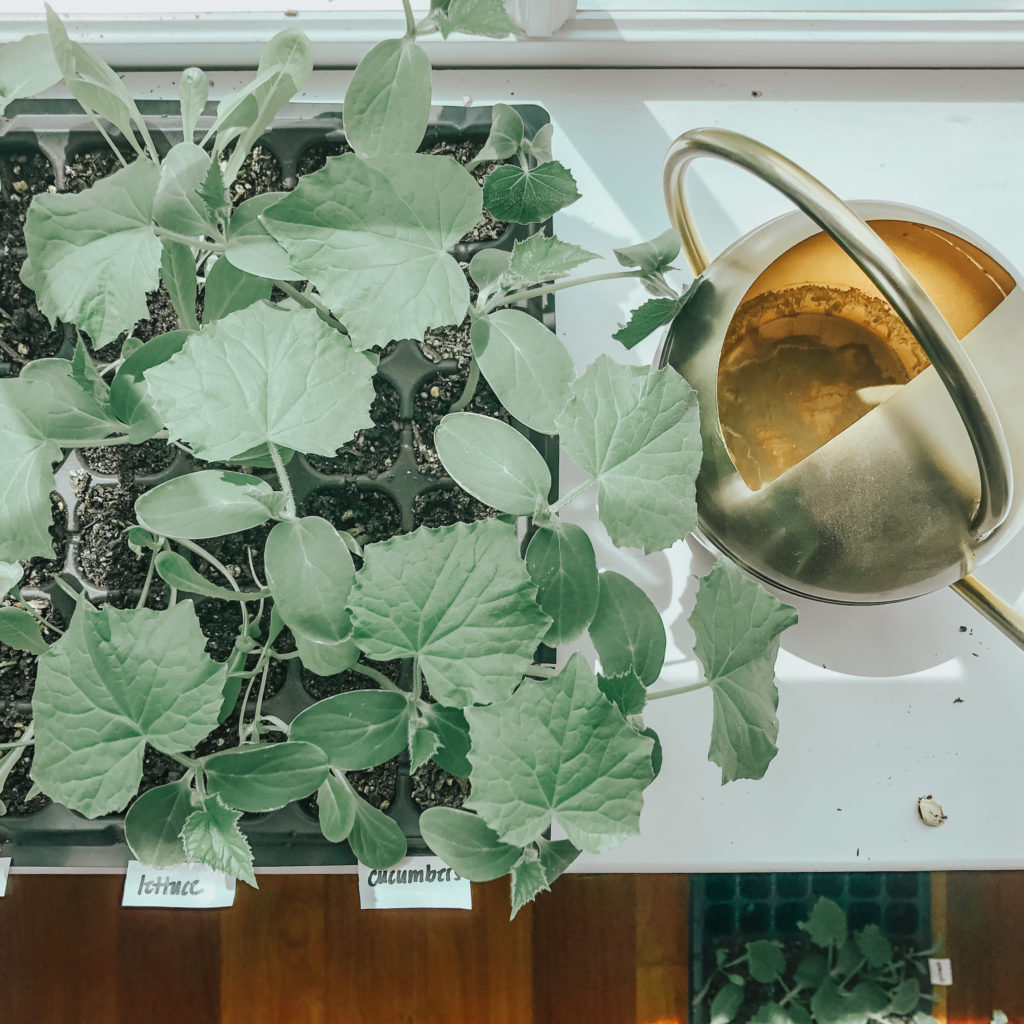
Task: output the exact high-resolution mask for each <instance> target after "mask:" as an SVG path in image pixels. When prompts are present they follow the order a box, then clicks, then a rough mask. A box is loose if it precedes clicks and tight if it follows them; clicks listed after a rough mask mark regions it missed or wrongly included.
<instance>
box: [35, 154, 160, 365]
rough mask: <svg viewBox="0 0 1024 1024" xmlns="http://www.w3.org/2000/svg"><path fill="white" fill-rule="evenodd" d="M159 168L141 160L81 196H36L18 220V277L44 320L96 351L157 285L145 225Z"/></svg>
mask: <svg viewBox="0 0 1024 1024" xmlns="http://www.w3.org/2000/svg"><path fill="white" fill-rule="evenodd" d="M159 176H160V171H159V168H158V167H157V165H156V164H154V163H153V162H152V161H150V160H147V159H145V158H140V159H138V160H136V161H135V163H133V164H130V165H129V166H128V167H125V168H123V169H122V170H120V171H118V172H117V173H116V174H112V175H111V176H110V177H109V178H104V179H103V180H102V181H98V182H96V184H95V185H93V186H92V188H89V189H86V190H85V191H84V192H77V193H70V194H64V195H60V194H53V195H51V194H43V195H39V196H36V197H35V198H34V199H33V200H32V205H31V206H30V207H29V211H28V216H27V218H26V220H25V244H26V246H27V247H28V259H27V260H26V262H25V265H24V267H23V268H22V271H21V279H22V281H24V283H25V284H26V285H28V287H29V288H31V289H32V290H33V291H34V292H35V293H36V302H37V303H38V305H39V308H40V309H41V310H42V311H43V312H44V313H45V314H46V315H47V316H48V317H49V318H50V320H51V322H52V321H54V320H57V319H60V320H67V321H69V322H71V323H73V324H75V325H76V326H77V327H79V328H80V329H81V330H83V331H85V332H86V333H87V334H88V335H89V336H90V337H91V338H92V340H93V343H94V344H95V345H96V346H97V347H99V346H102V345H105V344H107V342H109V341H113V340H114V338H116V337H117V336H118V335H119V334H120V333H121V332H122V331H125V330H128V329H129V328H131V327H132V326H134V325H135V324H136V323H137V322H138V321H139V320H142V319H144V318H146V317H148V316H149V310H148V308H147V306H146V293H147V292H150V291H152V290H153V289H154V288H156V287H157V285H158V284H159V283H160V279H159V272H160V256H161V248H160V241H159V239H158V238H157V237H156V235H155V234H154V232H153V227H152V224H151V223H150V221H151V218H152V215H153V198H154V194H155V191H156V187H157V182H158V180H159Z"/></svg>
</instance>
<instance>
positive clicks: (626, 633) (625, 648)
mask: <svg viewBox="0 0 1024 1024" xmlns="http://www.w3.org/2000/svg"><path fill="white" fill-rule="evenodd" d="M590 639H591V640H593V641H594V647H595V648H596V649H597V653H598V655H599V656H600V658H601V669H602V671H603V672H604V674H605V675H607V676H621V675H626V674H627V673H630V672H633V673H635V674H636V675H637V676H638V677H639V679H640V681H641V682H642V683H643V684H644V685H645V686H650V685H651V683H653V682H654V681H655V680H656V679H657V678H658V676H659V675H660V674H661V669H662V666H663V665H664V664H665V644H666V639H665V625H664V623H663V622H662V621H661V615H660V614H659V613H658V609H657V608H655V607H654V603H653V602H652V601H651V599H650V598H649V597H648V596H647V595H646V594H645V593H644V592H643V590H641V589H640V587H638V586H637V585H636V584H635V583H634V582H633V581H632V580H629V579H626V577H625V576H621V575H620V574H619V573H617V572H603V573H601V577H600V590H599V597H598V602H597V611H596V613H595V614H594V619H593V621H592V622H591V623H590Z"/></svg>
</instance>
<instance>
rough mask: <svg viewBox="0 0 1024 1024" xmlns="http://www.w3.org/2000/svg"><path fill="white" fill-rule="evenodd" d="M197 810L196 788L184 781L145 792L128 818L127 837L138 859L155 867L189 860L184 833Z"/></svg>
mask: <svg viewBox="0 0 1024 1024" xmlns="http://www.w3.org/2000/svg"><path fill="white" fill-rule="evenodd" d="M194 811H195V807H194V806H193V804H192V787H191V785H190V784H189V783H188V782H185V781H183V780H182V781H178V782H170V783H168V784H167V785H165V786H156V787H155V788H153V789H149V790H147V791H146V792H145V793H143V794H142V796H140V797H139V798H138V800H136V801H135V803H133V804H132V805H131V807H129V808H128V813H127V814H126V815H125V816H124V838H125V840H126V841H127V843H128V846H129V848H130V849H131V851H132V854H133V855H134V856H135V859H136V860H137V861H139V863H141V864H145V865H147V866H148V867H151V868H169V867H171V866H172V865H174V864H180V863H181V862H182V861H183V860H185V845H184V843H183V842H182V841H181V830H182V828H184V826H185V821H186V820H187V819H188V817H189V816H190V815H191V814H192V813H193V812H194Z"/></svg>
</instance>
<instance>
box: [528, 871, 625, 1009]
mask: <svg viewBox="0 0 1024 1024" xmlns="http://www.w3.org/2000/svg"><path fill="white" fill-rule="evenodd" d="M533 921H534V927H533V1007H534V1024H565V1022H566V1021H608V1022H615V1024H621V1022H627V1021H632V1020H634V1019H635V1015H636V1009H637V994H636V993H637V980H636V951H637V938H636V936H637V923H636V876H634V875H563V876H562V877H561V878H559V879H558V881H557V882H555V884H554V886H553V887H552V890H551V892H549V893H542V894H541V895H540V896H539V897H538V898H537V902H536V904H535V907H534V914H533Z"/></svg>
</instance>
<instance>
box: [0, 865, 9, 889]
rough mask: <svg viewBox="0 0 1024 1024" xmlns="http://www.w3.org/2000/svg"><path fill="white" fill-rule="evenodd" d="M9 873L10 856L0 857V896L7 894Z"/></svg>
mask: <svg viewBox="0 0 1024 1024" xmlns="http://www.w3.org/2000/svg"><path fill="white" fill-rule="evenodd" d="M10 873H11V858H10V857H0V896H6V895H7V876H8V875H9V874H10Z"/></svg>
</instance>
